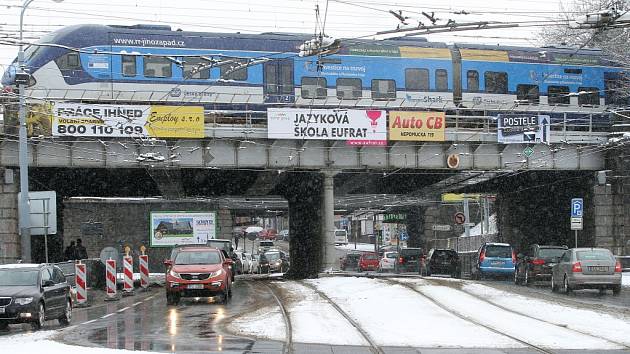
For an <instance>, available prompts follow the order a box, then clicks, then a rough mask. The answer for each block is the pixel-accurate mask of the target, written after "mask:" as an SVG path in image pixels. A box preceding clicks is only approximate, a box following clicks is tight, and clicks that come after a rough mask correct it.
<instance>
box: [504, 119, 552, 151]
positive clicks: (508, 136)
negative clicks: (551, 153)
mask: <svg viewBox="0 0 630 354" xmlns="http://www.w3.org/2000/svg"><path fill="white" fill-rule="evenodd" d="M550 123H551V119H550V118H549V116H547V115H536V114H499V116H498V122H497V141H498V142H499V143H503V144H523V143H545V144H548V143H549V138H550V130H551V124H550Z"/></svg>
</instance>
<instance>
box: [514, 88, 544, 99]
mask: <svg viewBox="0 0 630 354" xmlns="http://www.w3.org/2000/svg"><path fill="white" fill-rule="evenodd" d="M516 99H517V100H519V101H527V102H529V103H538V102H540V89H539V88H538V85H525V84H520V85H516Z"/></svg>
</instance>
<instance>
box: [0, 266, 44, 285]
mask: <svg viewBox="0 0 630 354" xmlns="http://www.w3.org/2000/svg"><path fill="white" fill-rule="evenodd" d="M38 275H39V271H38V270H36V269H29V270H16V269H0V286H29V285H37V276H38Z"/></svg>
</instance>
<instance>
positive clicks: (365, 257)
mask: <svg viewBox="0 0 630 354" xmlns="http://www.w3.org/2000/svg"><path fill="white" fill-rule="evenodd" d="M363 258H364V259H376V255H375V254H366V255H364V256H363Z"/></svg>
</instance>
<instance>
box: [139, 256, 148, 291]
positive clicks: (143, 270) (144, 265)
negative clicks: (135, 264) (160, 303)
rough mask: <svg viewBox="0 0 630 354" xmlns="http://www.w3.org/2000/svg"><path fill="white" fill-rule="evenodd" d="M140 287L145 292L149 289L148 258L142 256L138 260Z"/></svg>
mask: <svg viewBox="0 0 630 354" xmlns="http://www.w3.org/2000/svg"><path fill="white" fill-rule="evenodd" d="M139 266H140V286H141V287H142V288H143V289H144V290H146V289H147V288H148V287H149V256H147V255H146V254H143V255H141V256H140V259H139Z"/></svg>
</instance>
